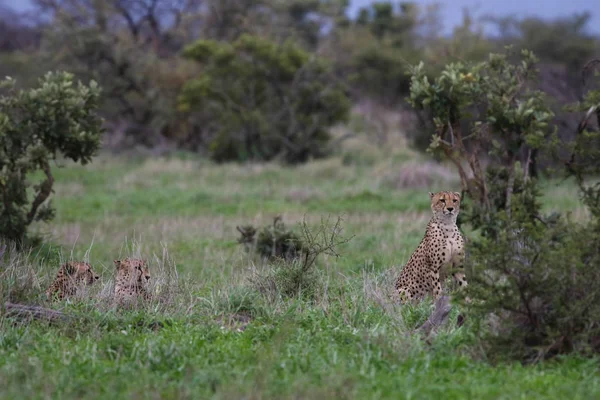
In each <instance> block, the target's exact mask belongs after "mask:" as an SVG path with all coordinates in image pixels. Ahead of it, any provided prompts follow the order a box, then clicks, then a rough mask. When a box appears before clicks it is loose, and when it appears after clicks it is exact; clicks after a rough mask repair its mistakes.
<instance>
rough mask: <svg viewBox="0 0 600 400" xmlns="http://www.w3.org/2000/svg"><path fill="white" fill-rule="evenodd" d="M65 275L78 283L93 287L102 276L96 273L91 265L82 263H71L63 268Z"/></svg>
mask: <svg viewBox="0 0 600 400" xmlns="http://www.w3.org/2000/svg"><path fill="white" fill-rule="evenodd" d="M61 268H62V270H63V271H64V274H65V275H66V276H69V277H71V278H72V279H73V280H75V281H76V282H84V283H85V284H87V285H91V284H92V283H94V282H96V281H97V280H98V279H100V276H98V274H96V272H94V270H93V269H92V266H91V265H90V264H89V263H86V262H82V261H69V262H67V263H66V264H63V265H62V266H61Z"/></svg>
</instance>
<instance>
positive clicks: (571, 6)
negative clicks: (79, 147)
mask: <svg viewBox="0 0 600 400" xmlns="http://www.w3.org/2000/svg"><path fill="white" fill-rule="evenodd" d="M413 1H414V2H415V3H418V4H422V5H426V4H431V3H440V4H442V5H443V9H442V13H441V15H442V18H443V23H444V27H443V28H444V32H450V31H451V30H452V27H453V26H455V25H458V24H460V23H461V22H462V15H463V14H462V10H463V8H465V7H467V8H468V9H469V10H471V11H472V12H473V14H474V15H475V16H477V15H482V14H493V15H498V16H503V15H510V14H513V15H516V16H519V17H529V16H537V17H541V18H545V19H553V18H558V17H565V16H569V15H572V14H573V13H576V12H579V13H581V12H584V11H590V12H591V13H592V19H591V21H590V23H589V29H590V31H591V32H593V33H595V34H600V11H598V12H596V13H594V12H593V11H594V9H596V10H598V9H599V8H598V0H438V1H436V0H413ZM372 2H373V0H351V8H350V13H351V14H353V13H355V12H356V10H357V9H358V8H360V7H363V6H366V5H369V4H371V3H372ZM0 4H3V5H7V6H9V7H11V8H14V9H18V10H26V9H27V8H28V7H29V6H30V4H31V3H30V0H0Z"/></svg>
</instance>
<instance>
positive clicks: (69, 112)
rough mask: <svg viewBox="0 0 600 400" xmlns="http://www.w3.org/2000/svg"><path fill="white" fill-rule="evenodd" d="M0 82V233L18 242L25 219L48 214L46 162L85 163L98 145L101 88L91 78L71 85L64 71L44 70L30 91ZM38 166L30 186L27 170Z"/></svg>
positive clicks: (44, 218)
mask: <svg viewBox="0 0 600 400" xmlns="http://www.w3.org/2000/svg"><path fill="white" fill-rule="evenodd" d="M1 83H2V85H1V86H0V87H1V88H3V89H4V91H5V93H4V94H3V95H2V96H1V97H0V196H1V197H2V202H1V203H0V236H2V237H3V238H4V239H9V240H15V241H18V242H20V241H22V239H23V238H24V236H25V233H26V229H27V226H28V225H29V224H31V223H32V222H33V221H36V220H42V221H47V220H49V219H51V218H52V217H53V212H52V209H51V208H50V206H49V204H47V203H46V201H47V199H48V197H49V196H50V194H51V193H52V185H53V183H54V178H53V176H52V171H51V168H50V163H51V161H53V160H56V159H57V158H58V157H63V158H67V159H71V160H73V161H76V162H80V163H81V164H87V163H88V162H90V160H91V158H92V156H93V155H94V154H95V152H96V151H97V150H98V148H99V146H100V136H101V133H102V127H101V123H102V121H101V119H100V118H99V117H98V116H97V115H96V109H97V106H98V97H99V94H100V90H99V88H98V86H97V85H96V83H95V82H93V81H92V82H91V83H90V85H89V86H85V85H83V84H82V83H78V84H75V83H74V82H73V76H72V75H71V74H68V73H48V74H47V75H46V76H45V77H44V78H43V79H41V80H40V81H39V85H38V87H36V88H33V89H30V90H15V89H14V81H12V80H11V79H7V80H5V81H2V82H1ZM40 170H41V171H42V172H43V174H44V178H43V180H42V181H41V182H40V183H39V184H36V185H34V184H32V182H31V181H30V178H31V174H33V173H34V172H36V171H40ZM30 191H32V192H33V196H31V193H28V192H30Z"/></svg>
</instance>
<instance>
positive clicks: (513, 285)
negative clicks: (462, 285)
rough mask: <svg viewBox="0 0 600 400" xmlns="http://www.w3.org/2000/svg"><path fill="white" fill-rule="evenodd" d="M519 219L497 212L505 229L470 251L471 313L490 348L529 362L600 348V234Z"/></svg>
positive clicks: (584, 228)
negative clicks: (598, 285) (599, 284)
mask: <svg viewBox="0 0 600 400" xmlns="http://www.w3.org/2000/svg"><path fill="white" fill-rule="evenodd" d="M519 202H520V201H519V200H517V199H515V206H517V204H518V203H519ZM521 217H522V216H521ZM521 217H514V216H513V218H512V219H510V220H509V219H508V218H506V217H505V216H504V217H503V216H500V215H499V216H497V218H498V220H497V221H496V226H498V227H500V228H501V229H498V231H497V233H496V234H495V235H494V236H493V237H484V238H481V239H479V240H477V241H475V242H474V243H473V244H472V246H471V249H470V258H469V261H468V263H469V267H470V269H471V270H472V272H473V273H472V278H471V280H470V286H469V296H470V297H471V299H472V304H471V306H470V309H471V312H472V314H471V315H472V317H473V319H474V320H475V321H478V322H479V324H480V330H479V332H480V334H481V337H482V338H483V341H484V343H485V348H486V349H487V351H488V354H489V355H491V356H492V357H493V358H516V359H519V360H522V361H525V362H530V361H538V360H542V359H545V358H548V357H551V356H555V355H558V354H566V353H571V352H577V353H579V354H591V353H598V352H600V291H598V290H597V288H596V282H598V279H600V269H599V268H598V265H600V247H599V246H598V245H597V243H598V241H597V240H598V232H595V231H594V229H592V226H591V225H586V226H579V225H576V224H573V223H569V222H565V221H562V220H558V221H547V220H541V219H540V220H538V221H531V220H530V219H529V218H525V220H523V219H522V218H521ZM488 323H489V325H488Z"/></svg>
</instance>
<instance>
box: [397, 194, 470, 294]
mask: <svg viewBox="0 0 600 400" xmlns="http://www.w3.org/2000/svg"><path fill="white" fill-rule="evenodd" d="M429 197H430V198H431V211H432V212H433V217H432V218H431V220H430V221H429V223H428V224H427V230H426V231H425V237H424V238H423V240H421V243H420V244H419V246H418V247H417V249H416V250H415V252H414V253H413V254H412V255H411V257H410V259H409V260H408V263H406V266H405V267H404V269H402V271H401V272H400V276H399V277H398V279H397V280H396V285H395V287H396V290H397V292H398V294H399V295H400V298H401V299H402V301H412V300H417V299H421V298H423V296H425V295H427V294H431V295H433V297H434V298H435V299H438V298H439V297H440V296H441V294H442V285H441V282H440V273H442V274H443V273H444V272H446V270H447V269H451V270H452V277H453V280H454V282H455V283H456V284H457V285H458V286H459V287H466V286H467V280H466V278H465V274H464V259H465V249H464V239H463V237H462V235H461V233H460V231H459V230H458V227H457V226H456V218H457V217H458V213H459V211H460V201H461V197H460V193H457V192H439V193H429ZM457 270H458V272H456V271H457Z"/></svg>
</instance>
